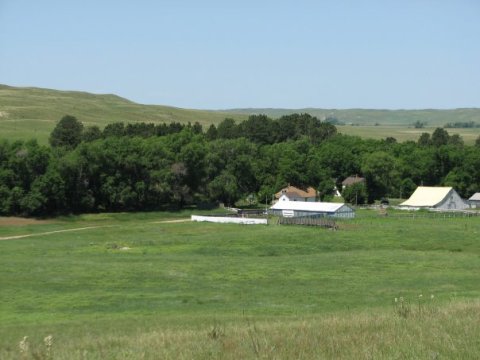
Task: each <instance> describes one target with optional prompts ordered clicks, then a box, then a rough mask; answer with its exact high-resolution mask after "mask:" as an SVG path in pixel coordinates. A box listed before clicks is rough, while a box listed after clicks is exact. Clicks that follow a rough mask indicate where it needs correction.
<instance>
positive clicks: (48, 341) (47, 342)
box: [43, 335, 53, 348]
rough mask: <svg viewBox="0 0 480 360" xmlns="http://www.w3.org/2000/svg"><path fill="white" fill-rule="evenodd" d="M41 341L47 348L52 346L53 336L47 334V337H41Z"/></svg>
mask: <svg viewBox="0 0 480 360" xmlns="http://www.w3.org/2000/svg"><path fill="white" fill-rule="evenodd" d="M43 342H44V343H45V346H46V347H47V348H50V347H52V345H53V336H52V335H48V336H47V337H45V339H43Z"/></svg>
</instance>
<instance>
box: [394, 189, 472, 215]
mask: <svg viewBox="0 0 480 360" xmlns="http://www.w3.org/2000/svg"><path fill="white" fill-rule="evenodd" d="M400 206H402V207H405V208H418V209H420V208H430V209H439V210H464V209H466V208H468V207H469V205H468V204H467V202H466V201H464V200H463V199H462V198H461V197H460V195H458V194H457V192H456V191H455V190H454V189H453V188H452V187H436V186H419V187H417V189H416V190H415V192H414V193H413V194H412V196H410V198H409V199H408V200H407V201H405V202H403V203H401V204H400Z"/></svg>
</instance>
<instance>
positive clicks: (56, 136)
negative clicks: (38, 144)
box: [49, 115, 83, 149]
mask: <svg viewBox="0 0 480 360" xmlns="http://www.w3.org/2000/svg"><path fill="white" fill-rule="evenodd" d="M82 132H83V124H82V123H81V122H80V121H78V120H77V118H76V117H74V116H71V115H65V116H64V117H62V118H61V119H60V121H59V122H58V123H57V125H56V126H55V128H54V129H53V131H52V133H51V134H50V138H49V142H50V145H51V146H52V147H64V148H67V149H73V148H75V147H76V146H77V145H78V144H80V142H81V141H82Z"/></svg>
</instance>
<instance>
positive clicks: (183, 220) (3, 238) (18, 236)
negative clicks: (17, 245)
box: [0, 218, 190, 241]
mask: <svg viewBox="0 0 480 360" xmlns="http://www.w3.org/2000/svg"><path fill="white" fill-rule="evenodd" d="M187 221H190V219H189V218H188V219H176V220H163V221H152V222H150V223H149V224H173V223H181V222H187ZM114 226H119V225H99V226H86V227H81V228H74V229H65V230H55V231H47V232H43V233H35V234H26V235H13V236H5V237H0V241H2V240H15V239H23V238H27V237H32V236H44V235H51V234H58V233H63V232H72V231H83V230H90V229H98V228H106V227H114Z"/></svg>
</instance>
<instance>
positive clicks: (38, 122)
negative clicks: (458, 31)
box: [0, 85, 480, 144]
mask: <svg viewBox="0 0 480 360" xmlns="http://www.w3.org/2000/svg"><path fill="white" fill-rule="evenodd" d="M292 113H309V114H311V115H313V116H316V117H318V118H319V119H325V118H326V117H328V116H334V117H336V118H337V119H338V120H339V121H340V122H342V123H345V124H346V125H344V126H339V127H338V130H339V132H341V133H345V134H349V135H358V136H361V137H367V138H376V139H380V138H385V137H387V136H393V137H395V138H396V139H398V140H399V141H404V140H417V139H418V137H419V135H420V134H421V133H422V132H432V131H433V130H434V129H435V128H436V127H439V126H443V125H445V124H446V123H449V122H450V123H455V122H470V121H473V122H475V123H477V124H480V109H478V108H471V109H452V110H434V109H427V110H369V109H346V110H337V109H317V108H305V109H268V108H265V109H253V108H252V109H230V110H221V111H218V110H215V111H213V110H212V111H209V110H192V109H181V108H176V107H170V106H162V105H143V104H137V103H135V102H132V101H129V100H127V99H124V98H121V97H119V96H116V95H98V94H91V93H86V92H79V91H59V90H51V89H41V88H20V87H11V86H6V85H0V138H3V139H5V138H6V139H11V140H17V139H30V138H36V139H38V141H39V142H40V143H47V140H48V136H49V134H50V132H51V131H52V129H53V127H54V126H55V124H56V122H57V121H58V120H60V118H61V117H62V116H64V115H66V114H69V115H73V116H75V117H77V118H78V119H79V120H80V121H82V122H83V123H84V124H85V125H86V126H89V125H98V126H99V127H100V128H103V127H104V126H105V125H106V124H109V123H112V122H117V121H122V122H125V123H129V122H147V123H149V122H153V123H163V122H167V123H169V122H172V121H176V122H180V123H187V122H191V123H194V122H196V121H198V122H199V123H201V124H202V125H204V127H205V126H208V125H210V124H218V123H219V122H221V121H222V120H223V119H225V118H226V117H231V118H234V119H235V120H236V121H242V120H244V119H246V118H247V117H248V115H250V114H266V115H268V116H270V117H272V118H278V117H280V116H282V115H286V114H292ZM417 121H420V122H423V123H425V124H426V127H425V128H424V129H414V128H413V126H412V124H413V123H415V122H417ZM448 131H449V133H451V134H459V135H460V136H462V137H463V138H464V140H465V142H466V143H467V144H471V143H473V142H474V141H475V139H476V138H477V137H478V136H479V135H480V128H473V129H472V128H469V129H449V130H448Z"/></svg>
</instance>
